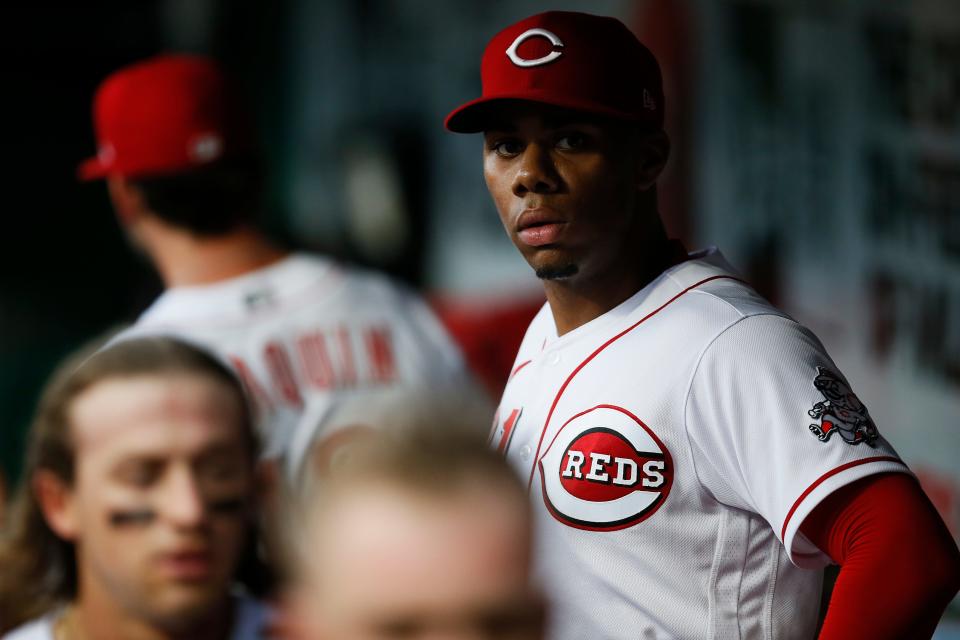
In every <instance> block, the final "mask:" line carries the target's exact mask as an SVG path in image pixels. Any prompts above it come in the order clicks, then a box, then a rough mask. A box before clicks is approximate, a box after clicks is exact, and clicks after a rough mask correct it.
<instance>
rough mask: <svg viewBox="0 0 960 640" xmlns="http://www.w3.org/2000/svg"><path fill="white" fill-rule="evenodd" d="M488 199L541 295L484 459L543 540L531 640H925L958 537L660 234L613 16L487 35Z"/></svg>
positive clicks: (749, 296)
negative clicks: (533, 518)
mask: <svg viewBox="0 0 960 640" xmlns="http://www.w3.org/2000/svg"><path fill="white" fill-rule="evenodd" d="M481 75H482V80H483V95H482V96H481V97H480V98H478V99H476V100H473V101H471V102H468V103H466V104H465V105H463V106H461V107H459V108H458V109H456V110H454V111H453V112H452V113H451V114H450V115H449V116H448V117H447V120H446V125H447V128H448V129H450V130H452V131H457V132H462V133H470V132H483V134H484V147H483V169H484V177H485V179H486V183H487V187H488V189H489V191H490V194H491V196H492V198H493V201H494V204H495V205H496V208H497V210H498V212H499V214H500V218H501V221H502V223H503V225H504V228H505V229H506V231H507V234H508V236H509V237H510V239H511V240H512V241H513V243H514V244H515V245H516V247H517V249H518V250H519V251H520V253H521V254H522V255H523V257H524V258H525V259H526V261H527V262H528V263H529V264H530V266H531V268H532V269H533V270H534V271H535V273H536V275H537V276H538V277H539V278H540V279H541V280H542V282H543V286H544V291H545V293H546V297H547V304H546V305H544V308H543V309H542V310H541V312H540V313H539V314H538V315H537V317H536V318H534V320H533V322H532V323H531V325H530V327H529V329H528V330H527V334H526V337H525V338H524V341H523V344H522V345H521V347H520V351H519V354H518V356H517V360H516V363H515V366H514V369H513V374H512V377H511V378H510V381H509V382H508V383H507V387H506V390H505V391H504V394H503V398H502V400H501V404H500V410H499V417H498V420H497V424H496V426H495V429H494V431H493V434H492V443H493V445H494V446H495V447H496V448H497V449H498V450H499V451H501V452H502V453H503V454H504V455H505V456H506V457H507V458H508V459H509V460H510V462H511V463H512V464H513V465H514V467H515V468H516V469H517V471H518V472H519V473H520V474H522V477H523V480H524V482H525V484H526V485H527V487H528V489H529V491H530V492H531V494H532V496H533V498H534V504H535V505H536V507H537V511H538V514H539V515H540V516H541V517H540V519H539V522H541V523H542V525H543V533H544V537H543V539H542V542H543V545H542V547H541V548H542V549H543V550H544V552H543V553H541V554H539V557H538V568H539V570H540V572H541V574H542V575H543V576H544V584H545V587H547V588H549V589H550V595H551V597H552V598H555V600H556V605H557V606H556V607H555V610H556V611H557V613H558V623H557V625H556V626H555V627H553V628H552V629H551V637H555V638H569V639H570V640H579V639H581V638H623V639H627V638H630V639H635V638H739V637H757V638H759V637H763V638H810V637H812V636H813V635H814V634H815V633H816V624H817V607H818V604H819V600H820V588H821V573H822V572H821V569H822V568H823V567H824V566H825V565H827V564H829V563H831V562H833V563H836V564H838V565H840V569H839V577H838V579H837V582H836V585H835V588H834V590H833V594H832V598H831V600H830V605H829V608H828V611H827V614H826V619H825V621H824V626H823V631H822V635H821V637H822V638H830V639H834V638H837V639H840V638H842V639H844V640H850V639H852V638H864V639H867V638H869V639H871V640H876V639H878V638H907V637H910V638H914V637H929V635H930V634H931V633H932V632H933V630H934V628H935V627H936V625H937V621H938V619H939V617H940V615H941V614H942V612H943V609H944V607H945V606H946V604H947V603H948V602H949V601H950V599H951V598H952V597H953V596H954V594H955V593H956V592H957V588H958V585H960V554H958V551H957V547H956V544H955V543H954V542H953V540H952V539H951V537H950V534H949V532H948V531H947V529H946V527H945V526H944V524H943V522H942V520H941V519H940V517H939V516H938V514H937V513H936V511H935V509H934V508H933V506H932V505H931V504H930V501H929V500H928V499H927V498H926V496H925V495H924V494H923V492H922V490H921V489H920V486H919V484H918V483H917V482H916V479H915V478H914V477H912V475H911V474H910V472H909V469H908V468H907V467H906V465H905V464H904V463H903V462H902V461H901V460H900V459H899V457H898V456H897V454H896V452H895V451H894V450H893V448H892V447H891V445H890V444H889V443H888V442H887V441H886V440H884V439H883V437H882V436H881V435H880V434H879V432H878V430H877V428H876V426H875V425H874V423H873V420H872V418H871V417H870V414H869V412H868V411H867V409H866V407H865V406H864V405H863V404H862V403H861V402H860V401H859V399H858V398H857V396H856V395H855V394H854V392H853V391H852V390H851V388H850V385H849V384H848V382H847V381H846V380H845V378H844V377H843V376H842V374H840V372H839V371H838V369H837V366H836V365H835V364H834V363H833V361H832V360H831V359H830V357H829V356H828V355H827V354H826V352H825V350H824V348H823V346H822V345H821V344H820V342H819V341H818V340H817V338H816V337H815V336H814V335H813V334H812V333H810V331H809V330H807V329H806V328H804V327H802V326H801V325H799V324H798V323H797V322H795V321H794V320H793V319H792V318H790V317H788V316H787V315H786V314H784V313H783V312H781V311H779V310H777V309H775V308H773V307H772V306H771V305H770V304H769V303H768V302H767V301H765V300H763V299H762V298H761V297H760V296H758V295H757V294H756V292H755V291H753V289H751V288H750V287H749V285H747V284H746V283H744V282H743V281H742V280H741V279H740V278H739V277H738V276H737V275H736V274H735V272H734V271H733V269H732V267H730V265H728V264H727V263H726V261H725V260H724V259H723V257H722V255H721V254H720V253H719V251H717V250H716V249H715V248H713V249H710V250H707V251H702V252H698V253H695V254H689V255H688V254H687V253H686V251H685V250H683V248H682V247H680V246H679V245H678V243H676V242H673V241H671V240H670V239H668V237H667V235H666V232H665V231H664V227H663V224H662V222H661V220H660V217H659V213H658V210H657V191H656V184H657V180H658V178H659V176H660V173H661V171H662V170H663V168H664V165H665V163H666V161H667V157H668V155H669V149H670V145H669V141H668V139H667V136H666V134H665V132H664V131H663V116H664V102H663V98H664V96H663V89H662V84H661V78H660V69H659V66H658V64H657V61H656V60H655V58H654V57H653V55H652V54H651V52H650V51H649V50H648V49H647V48H646V47H644V46H643V45H642V44H641V43H640V42H639V41H638V40H637V39H636V37H635V36H634V35H633V34H632V33H631V32H630V31H629V30H628V29H627V28H626V27H625V26H624V25H623V24H622V23H620V22H619V21H618V20H616V19H613V18H606V17H601V16H593V15H588V14H583V13H572V12H559V11H557V12H546V13H542V14H538V15H535V16H531V17H529V18H526V19H524V20H521V21H520V22H518V23H516V24H513V25H510V26H509V27H507V28H505V29H504V30H502V31H501V32H499V33H498V34H496V35H495V36H494V37H493V39H492V40H491V41H490V43H489V44H488V46H487V48H486V50H485V52H484V56H483V62H482V65H481Z"/></svg>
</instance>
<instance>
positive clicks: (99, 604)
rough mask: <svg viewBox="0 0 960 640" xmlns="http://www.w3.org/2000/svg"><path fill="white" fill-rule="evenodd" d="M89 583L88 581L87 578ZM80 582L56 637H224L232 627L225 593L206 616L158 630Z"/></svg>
mask: <svg viewBox="0 0 960 640" xmlns="http://www.w3.org/2000/svg"><path fill="white" fill-rule="evenodd" d="M90 582H92V581H90ZM90 582H86V581H85V582H84V584H82V585H81V588H80V594H79V595H78V597H77V599H76V601H75V602H74V603H73V604H72V605H71V606H70V607H68V608H67V609H66V611H65V612H64V616H63V617H62V618H61V619H60V623H59V624H58V628H57V630H58V631H61V630H62V632H61V633H60V635H58V636H57V637H58V638H59V637H63V638H65V639H66V640H113V639H115V638H124V639H125V640H190V639H194V638H211V639H214V640H226V638H228V636H229V634H230V629H231V626H232V618H233V610H232V603H231V601H230V599H229V597H228V596H227V595H226V594H225V595H224V598H223V601H222V603H220V604H219V605H216V606H214V607H213V608H211V610H210V613H209V615H206V616H204V617H203V618H202V619H200V620H198V621H197V622H196V623H195V624H192V625H190V626H189V628H184V629H180V630H172V629H162V628H159V627H157V626H155V625H154V624H150V623H148V622H147V621H146V620H144V619H142V618H139V617H136V616H134V615H132V614H131V613H130V612H128V611H125V610H124V609H123V608H122V606H121V605H120V603H119V602H118V601H117V600H116V599H115V598H112V597H111V596H110V594H108V593H107V592H106V590H105V589H103V588H102V587H100V588H98V587H97V586H96V585H94V584H91V583H90Z"/></svg>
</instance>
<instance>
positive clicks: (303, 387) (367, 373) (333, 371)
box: [117, 254, 479, 459]
mask: <svg viewBox="0 0 960 640" xmlns="http://www.w3.org/2000/svg"><path fill="white" fill-rule="evenodd" d="M157 334H161V335H163V334H167V335H173V336H176V337H180V338H184V339H187V340H190V341H193V342H195V343H197V344H199V345H202V346H205V347H207V348H208V349H210V350H211V351H213V352H215V353H217V354H219V355H220V356H222V357H224V358H225V359H227V360H229V362H230V363H231V364H232V365H233V367H234V370H235V371H236V372H237V373H238V374H239V376H240V378H241V379H242V380H243V382H244V385H245V386H246V387H247V390H248V391H249V393H250V396H251V397H252V398H253V400H254V402H255V404H256V405H257V408H258V409H259V413H260V419H259V420H258V423H259V424H260V427H261V431H262V432H263V433H262V436H263V439H264V445H265V452H264V455H265V456H266V457H287V458H293V459H299V457H300V456H301V455H302V453H303V451H302V450H301V449H303V448H304V447H306V446H308V445H309V444H310V442H311V441H312V439H313V438H314V436H315V434H314V433H313V431H314V430H316V429H317V428H318V427H319V426H320V425H321V423H322V422H323V418H324V416H325V415H326V413H327V412H328V411H329V410H330V407H331V406H332V404H333V403H334V401H335V400H336V399H337V398H341V399H342V398H343V397H345V396H346V395H348V394H352V393H354V392H367V393H369V392H370V391H371V390H375V389H379V388H388V387H400V386H409V387H423V386H429V387H431V388H435V389H436V391H437V393H438V394H442V393H445V392H446V391H460V390H462V389H464V388H469V389H476V387H473V386H472V381H471V379H470V376H469V374H468V373H467V371H466V367H465V364H464V361H463V358H462V356H461V354H460V352H459V350H458V349H457V347H456V346H455V345H454V344H453V342H452V341H451V340H450V338H449V337H448V335H447V333H446V331H445V330H444V329H443V327H442V325H441V324H440V322H439V321H438V320H437V319H436V317H435V316H434V315H433V313H432V312H431V311H430V310H429V308H428V307H427V306H426V304H424V302H423V301H422V299H421V298H420V297H419V296H417V295H415V294H414V293H413V292H412V291H409V290H407V289H405V288H403V287H401V286H399V285H398V284H395V283H393V282H392V281H391V280H389V279H387V278H386V277H385V276H381V275H378V274H374V273H372V272H366V271H361V270H358V269H352V268H351V269H348V268H346V267H344V266H342V265H338V264H336V263H335V262H333V261H331V260H328V259H326V258H323V257H320V256H312V255H306V254H292V255H291V256H289V257H287V258H285V259H284V260H282V261H280V262H278V263H275V264H273V265H270V266H268V267H265V268H263V269H259V270H257V271H255V272H252V273H249V274H245V275H242V276H239V277H235V278H231V279H229V280H225V281H221V282H217V283H213V284H209V285H202V286H190V287H174V288H170V289H168V290H167V291H165V292H164V293H163V294H162V295H161V296H160V297H159V298H158V299H157V300H156V301H155V302H154V303H153V305H151V306H150V308H148V309H147V310H146V311H145V312H144V313H143V314H142V316H141V317H140V318H139V319H138V320H137V323H136V324H135V325H134V326H133V327H132V328H130V329H129V330H127V331H125V332H124V333H122V334H121V335H120V336H118V338H117V339H118V340H120V339H126V338H131V337H138V336H144V335H157ZM478 393H479V391H478Z"/></svg>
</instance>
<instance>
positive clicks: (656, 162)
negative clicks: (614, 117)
mask: <svg viewBox="0 0 960 640" xmlns="http://www.w3.org/2000/svg"><path fill="white" fill-rule="evenodd" d="M634 145H635V149H636V153H637V159H638V160H637V176H636V180H637V188H638V189H640V190H641V191H646V190H647V189H649V188H650V187H652V186H654V185H655V184H656V182H657V178H659V177H660V173H661V172H662V171H663V168H664V166H666V164H667V158H669V157H670V138H669V137H667V133H666V132H665V131H664V130H663V129H656V130H653V131H637V132H636V133H635V134H634Z"/></svg>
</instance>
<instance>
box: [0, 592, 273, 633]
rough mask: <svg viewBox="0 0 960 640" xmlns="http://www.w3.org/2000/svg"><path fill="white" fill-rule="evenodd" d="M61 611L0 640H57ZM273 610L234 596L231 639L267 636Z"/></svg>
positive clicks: (31, 623) (23, 626)
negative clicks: (56, 627) (55, 633)
mask: <svg viewBox="0 0 960 640" xmlns="http://www.w3.org/2000/svg"><path fill="white" fill-rule="evenodd" d="M60 615H61V611H59V610H58V611H53V612H51V613H48V614H47V615H45V616H43V617H42V618H37V619H36V620H32V621H30V622H28V623H26V624H24V625H22V626H20V627H17V628H16V629H14V630H13V631H11V632H10V633H8V634H6V635H4V636H3V638H2V639H0V640H55V636H54V633H53V629H54V626H55V625H56V622H57V619H58V618H59V617H60ZM270 615H271V611H270V609H268V608H267V606H266V605H264V604H262V603H260V602H257V601H256V600H253V599H251V598H247V597H245V596H234V612H233V627H232V629H231V632H230V640H261V639H263V638H266V637H267V633H266V632H267V624H268V623H269V620H270Z"/></svg>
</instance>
